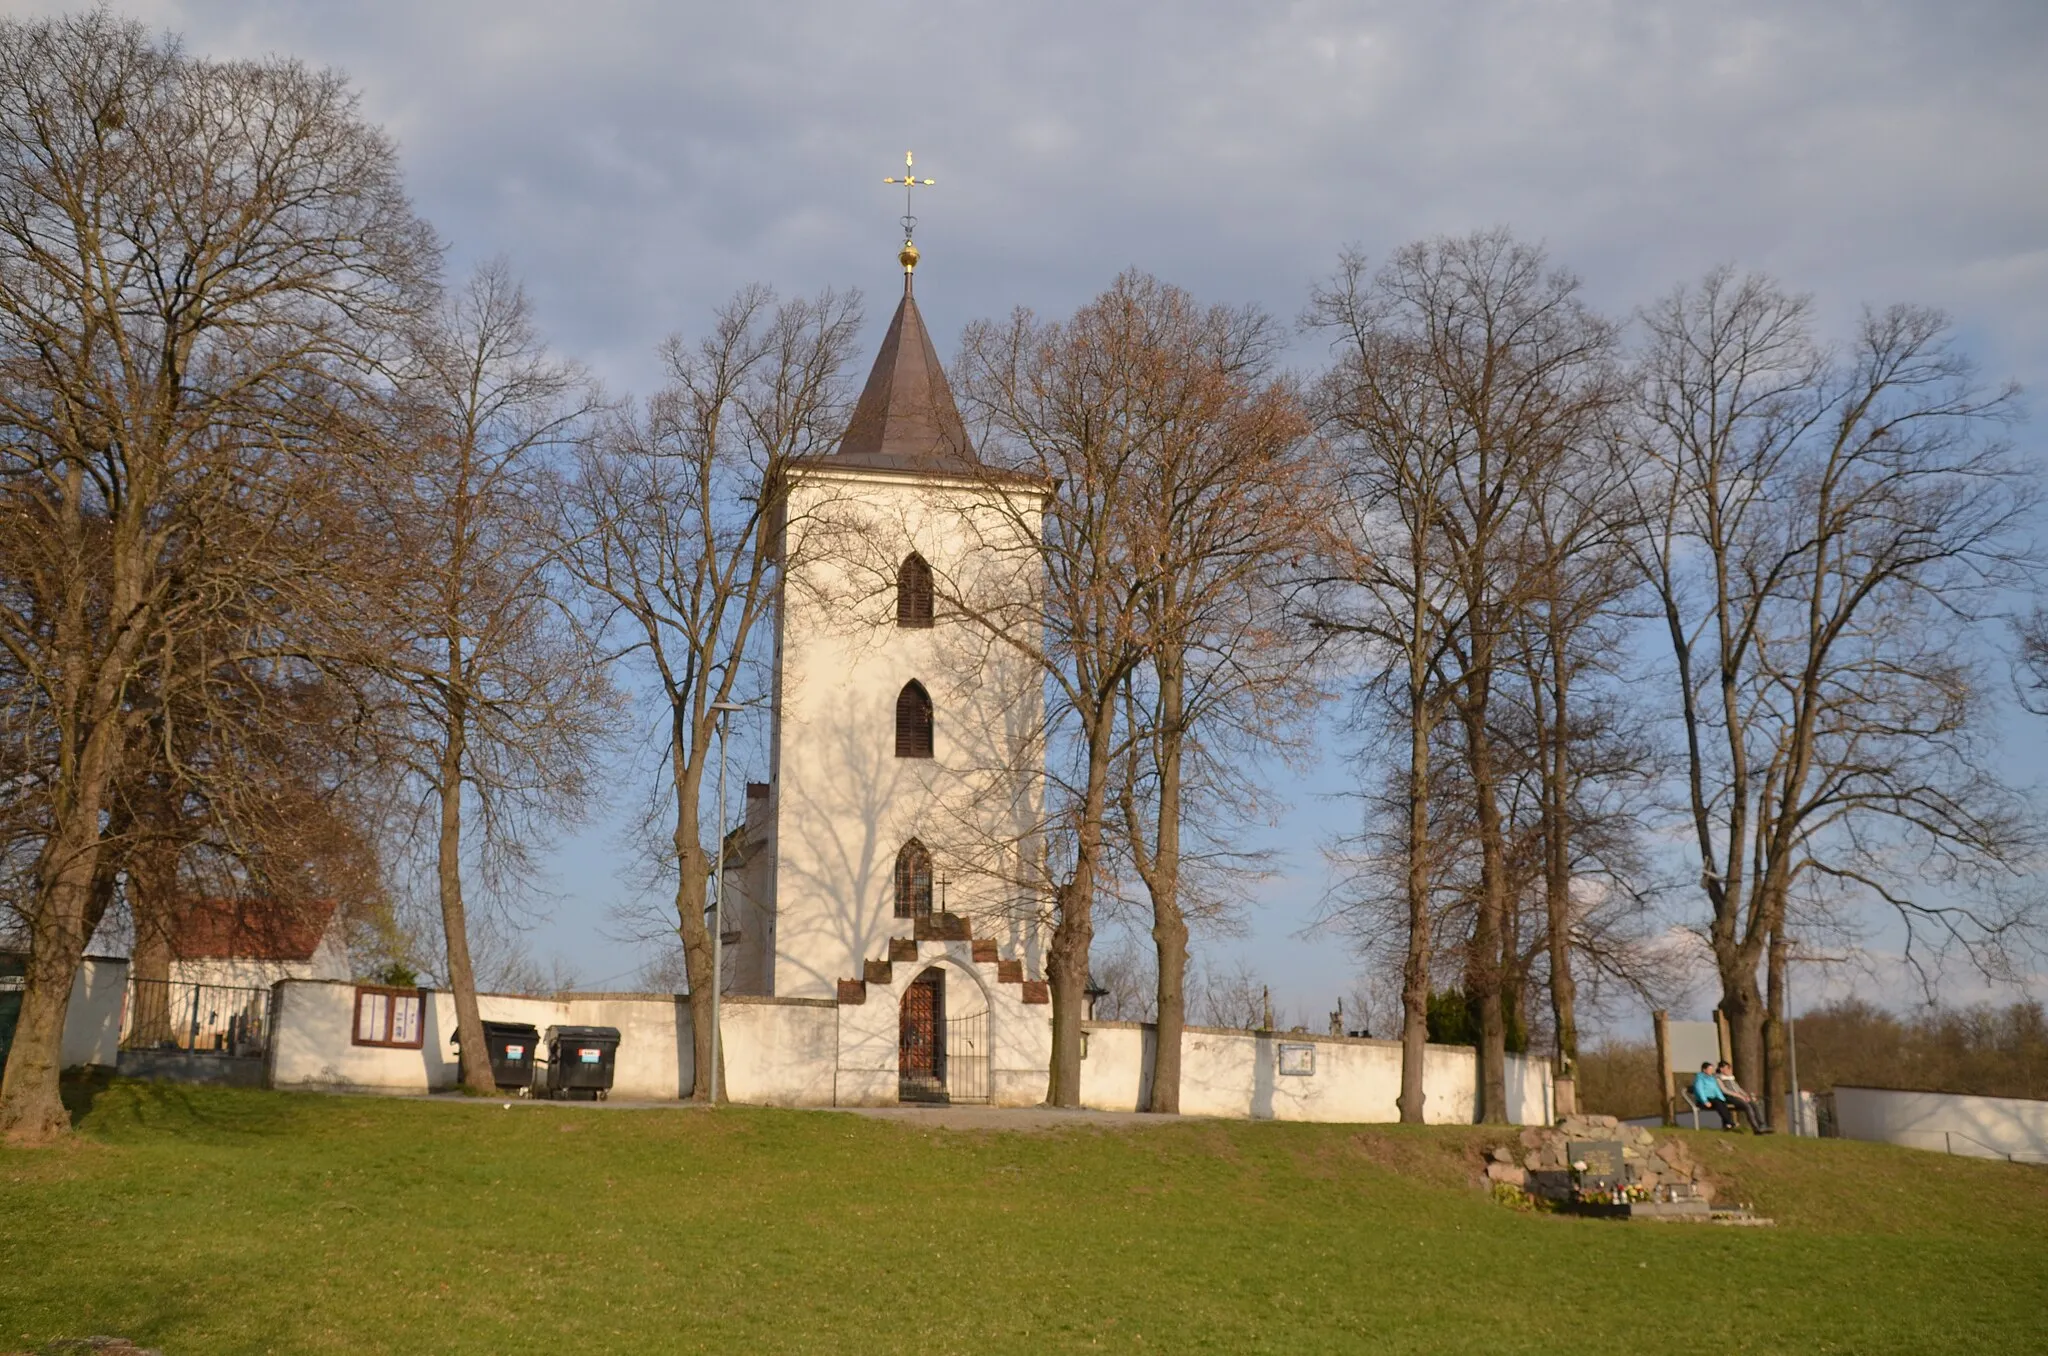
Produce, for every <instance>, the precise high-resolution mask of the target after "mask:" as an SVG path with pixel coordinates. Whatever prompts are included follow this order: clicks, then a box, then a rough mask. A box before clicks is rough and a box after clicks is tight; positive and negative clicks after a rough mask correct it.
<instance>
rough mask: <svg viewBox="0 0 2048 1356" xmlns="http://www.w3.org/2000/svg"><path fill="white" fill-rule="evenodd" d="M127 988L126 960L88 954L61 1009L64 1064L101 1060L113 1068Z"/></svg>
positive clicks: (97, 1061) (119, 1050) (95, 1062)
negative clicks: (68, 1004) (69, 995)
mask: <svg viewBox="0 0 2048 1356" xmlns="http://www.w3.org/2000/svg"><path fill="white" fill-rule="evenodd" d="M127 992H128V962H127V961H125V960H117V959H115V958H113V957H109V956H87V957H86V958H85V959H84V960H83V961H81V962H79V965H78V974H77V975H76V976H75V977H73V979H72V981H71V1003H70V1006H68V1007H67V1008H65V1010H64V1040H63V1044H62V1046H61V1054H60V1056H59V1058H60V1059H61V1061H62V1063H63V1065H64V1067H65V1068H67V1069H70V1068H76V1067H77V1066H79V1065H81V1064H100V1065H105V1066H106V1067H108V1068H112V1067H113V1066H114V1065H115V1064H116V1063H117V1062H118V1061H119V1059H120V1055H121V1011H122V1005H123V1003H124V1002H125V1001H126V998H127Z"/></svg>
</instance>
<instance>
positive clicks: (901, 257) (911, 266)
mask: <svg viewBox="0 0 2048 1356" xmlns="http://www.w3.org/2000/svg"><path fill="white" fill-rule="evenodd" d="M896 262H897V263H899V264H901V265H903V271H904V272H905V273H906V274H908V273H915V272H917V246H916V245H914V244H912V243H911V242H910V241H908V240H906V241H904V242H903V248H902V249H901V250H899V251H897V254H896Z"/></svg>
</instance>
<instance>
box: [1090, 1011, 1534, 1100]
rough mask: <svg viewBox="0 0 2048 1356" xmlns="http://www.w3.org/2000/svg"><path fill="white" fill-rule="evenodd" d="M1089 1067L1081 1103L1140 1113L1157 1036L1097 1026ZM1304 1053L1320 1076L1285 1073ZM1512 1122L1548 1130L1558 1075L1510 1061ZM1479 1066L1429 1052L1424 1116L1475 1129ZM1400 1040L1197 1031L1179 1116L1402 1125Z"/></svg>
mask: <svg viewBox="0 0 2048 1356" xmlns="http://www.w3.org/2000/svg"><path fill="white" fill-rule="evenodd" d="M1087 1032H1088V1055H1087V1058H1086V1059H1084V1060H1083V1061H1082V1063H1081V1101H1082V1103H1083V1104H1084V1105H1087V1106H1090V1107H1094V1108H1096V1109H1098V1110H1102V1111H1138V1110H1142V1109H1143V1107H1142V1106H1141V1099H1142V1095H1143V1089H1144V1084H1145V1079H1146V1077H1147V1076H1149V1074H1150V1072H1151V1066H1152V1051H1153V1033H1152V1028H1151V1027H1150V1026H1149V1025H1141V1024H1139V1023H1137V1022H1090V1023H1089V1024H1088V1026H1087ZM1291 1045H1306V1046H1308V1047H1309V1048H1310V1049H1311V1050H1313V1052H1314V1054H1313V1056H1312V1059H1311V1060H1310V1064H1309V1066H1310V1067H1312V1068H1313V1069H1314V1072H1313V1073H1309V1074H1295V1073H1282V1072H1281V1058H1280V1055H1281V1047H1282V1046H1291ZM1507 1083H1508V1113H1509V1114H1508V1119H1509V1120H1511V1121H1513V1122H1515V1123H1516V1124H1518V1125H1547V1124H1548V1123H1549V1122H1550V1119H1551V1117H1550V1109H1551V1106H1552V1105H1553V1102H1552V1092H1551V1086H1550V1068H1549V1065H1548V1064H1547V1063H1545V1062H1544V1061H1542V1060H1539V1059H1529V1058H1526V1057H1523V1056H1520V1055H1509V1056H1508V1064H1507ZM1478 1091H1479V1064H1478V1057H1477V1052H1476V1051H1474V1050H1473V1049H1472V1048H1471V1047H1470V1046H1462V1045H1432V1046H1429V1047H1428V1048H1427V1050H1426V1051H1425V1053H1424V1062H1423V1097H1424V1100H1423V1116H1424V1118H1425V1119H1426V1120H1428V1121H1429V1122H1430V1123H1431V1124H1435V1125H1464V1124H1469V1123H1470V1122H1471V1121H1472V1120H1473V1117H1474V1114H1475V1111H1476V1108H1477V1105H1478ZM1400 1095H1401V1045H1400V1042H1398V1041H1375V1040H1363V1039H1357V1038H1352V1037H1344V1036H1310V1035H1304V1034H1301V1033H1299V1032H1295V1033H1287V1032H1277V1031H1256V1032H1254V1031H1227V1030H1221V1029H1218V1028H1214V1027H1189V1028H1187V1033H1186V1037H1185V1040H1184V1043H1183V1044H1182V1047H1181V1085H1180V1108H1181V1111H1182V1113H1183V1114H1186V1115H1191V1116H1227V1117H1234V1118H1238V1119H1244V1118H1249V1119H1252V1120H1280V1121H1348V1122H1358V1123H1370V1122H1376V1121H1395V1120H1399V1119H1400V1108H1399V1107H1398V1106H1397V1105H1396V1099H1397V1098H1399V1097H1400Z"/></svg>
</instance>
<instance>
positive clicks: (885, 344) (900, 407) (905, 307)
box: [832, 241, 982, 473]
mask: <svg viewBox="0 0 2048 1356" xmlns="http://www.w3.org/2000/svg"><path fill="white" fill-rule="evenodd" d="M898 257H899V259H900V260H901V262H902V264H903V303H902V304H901V305H900V306H898V307H897V308H896V318H895V319H893V320H891V321H890V322H889V332H888V333H887V334H885V335H883V336H882V350H881V352H879V353H877V354H876V355H875V365H874V368H873V369H872V370H871V371H869V373H868V384H867V385H866V386H865V387H863V388H862V389H861V393H860V401H859V403H858V404H856V405H855V406H854V407H853V420H852V422H851V423H849V424H848V425H847V428H846V437H845V438H844V439H843V440H842V441H841V442H840V444H839V451H838V452H836V453H834V454H833V457H832V461H833V462H835V463H837V464H839V465H842V466H872V467H875V468H876V469H878V470H889V471H927V472H929V471H940V472H944V471H954V472H969V473H974V472H979V471H981V470H982V465H981V462H980V461H979V460H978V459H977V458H976V457H975V455H974V444H973V442H972V441H970V440H969V438H968V436H967V425H966V423H965V422H964V421H962V419H961V418H960V407H959V406H958V405H956V404H954V403H953V391H952V388H951V387H949V386H947V385H946V371H945V369H944V368H942V367H941V366H939V355H938V353H937V351H936V350H934V349H933V348H932V337H931V334H930V333H929V332H928V331H927V330H926V329H925V327H924V317H923V316H921V315H919V314H918V313H917V299H916V298H915V297H913V296H912V295H911V291H910V282H911V275H912V273H913V272H914V270H915V269H916V268H917V247H916V246H914V245H912V244H910V243H909V242H908V241H905V242H904V246H903V252H902V254H901V255H899V256H898Z"/></svg>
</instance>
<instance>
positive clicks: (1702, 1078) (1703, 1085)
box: [1692, 1060, 1735, 1130]
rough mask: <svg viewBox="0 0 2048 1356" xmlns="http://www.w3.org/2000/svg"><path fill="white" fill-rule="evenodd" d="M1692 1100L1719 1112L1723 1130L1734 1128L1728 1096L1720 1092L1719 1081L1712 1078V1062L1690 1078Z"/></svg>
mask: <svg viewBox="0 0 2048 1356" xmlns="http://www.w3.org/2000/svg"><path fill="white" fill-rule="evenodd" d="M1692 1100H1693V1101H1694V1102H1695V1103H1696V1104H1698V1105H1700V1106H1708V1107H1712V1108H1713V1109H1714V1110H1715V1111H1717V1112H1719V1113H1720V1115H1721V1128H1722V1129H1723V1130H1733V1129H1734V1128H1735V1112H1734V1110H1733V1108H1731V1107H1730V1106H1729V1104H1728V1094H1727V1093H1725V1092H1723V1091H1722V1090H1721V1080H1720V1079H1718V1078H1716V1077H1715V1076H1714V1062H1713V1061H1712V1060H1708V1061H1707V1062H1706V1063H1704V1064H1702V1065H1700V1071H1699V1072H1698V1073H1696V1074H1694V1075H1693V1076H1692Z"/></svg>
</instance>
